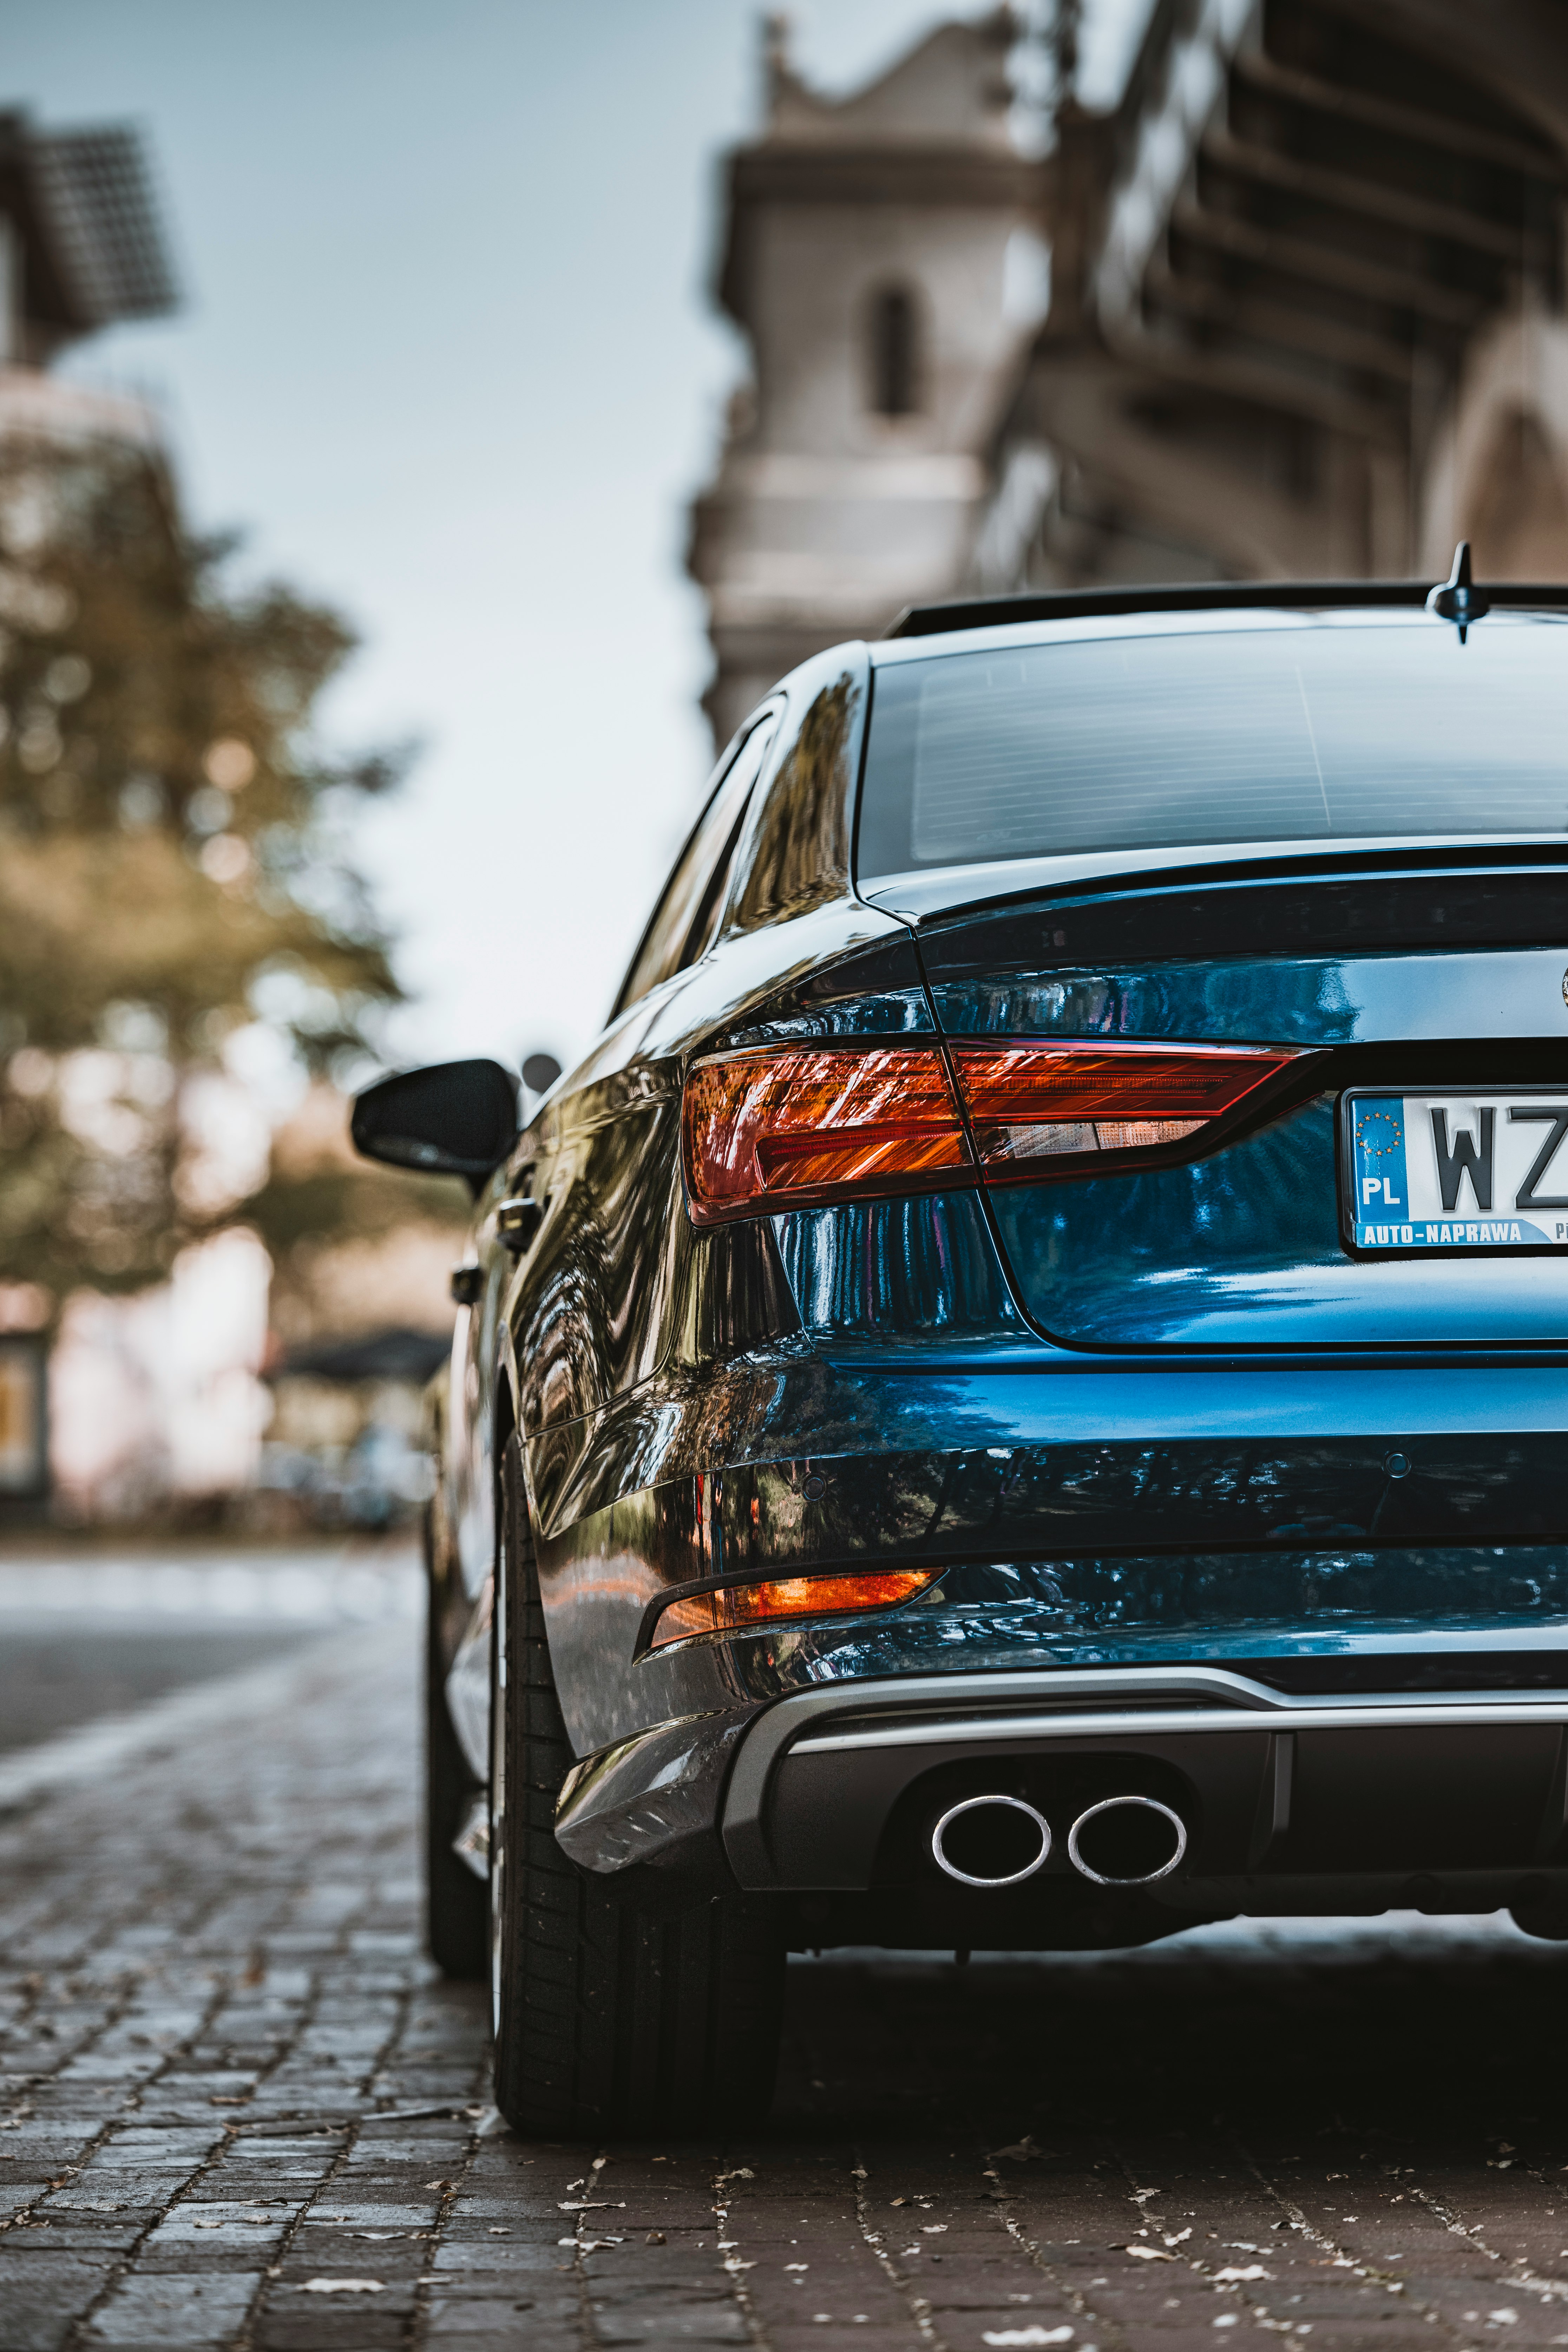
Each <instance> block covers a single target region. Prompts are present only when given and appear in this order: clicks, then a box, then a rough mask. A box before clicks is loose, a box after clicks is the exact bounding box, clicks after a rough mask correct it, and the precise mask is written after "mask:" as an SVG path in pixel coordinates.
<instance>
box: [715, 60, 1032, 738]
mask: <svg viewBox="0 0 1568 2352" xmlns="http://www.w3.org/2000/svg"><path fill="white" fill-rule="evenodd" d="M1013 38H1014V28H1013V26H1012V23H1011V20H1010V19H1009V18H1008V17H1007V16H1005V13H1001V14H994V15H992V16H987V17H984V18H982V19H981V20H980V21H978V22H977V23H973V24H951V25H945V26H941V27H940V28H939V29H938V30H937V31H935V32H933V33H932V34H931V36H930V37H929V38H927V39H925V40H923V41H922V42H921V44H920V45H919V47H916V48H915V49H913V50H912V51H911V52H910V55H909V56H908V57H906V58H902V59H900V62H899V63H898V64H896V65H895V66H894V67H893V68H892V69H891V70H890V71H889V73H886V74H884V75H883V76H882V77H881V78H880V79H879V80H878V81H876V82H874V83H872V84H871V86H870V87H869V88H868V89H864V90H860V91H858V92H857V93H856V94H855V95H854V96H852V97H850V98H847V99H845V100H842V101H840V102H837V103H835V102H832V101H830V100H826V99H823V98H820V97H818V96H816V94H815V93H814V92H813V91H812V90H811V89H808V88H807V87H806V86H805V83H804V82H803V81H802V80H801V79H800V78H799V76H798V75H797V74H796V72H795V69H794V68H793V67H792V65H791V63H790V60H789V57H788V53H787V50H786V47H785V44H784V27H783V26H782V24H781V23H780V22H779V21H778V20H776V19H775V20H774V21H773V23H772V24H771V26H770V27H769V30H768V36H767V48H766V55H765V75H766V120H765V122H764V124H763V131H762V133H761V135H760V136H759V137H758V138H757V139H755V140H753V141H752V142H750V143H749V144H747V145H746V146H744V147H742V148H740V149H738V150H737V151H736V152H735V153H734V154H733V155H731V158H730V159H729V166H728V175H727V193H726V216H725V226H724V233H723V240H722V247H723V253H722V261H721V270H720V279H719V297H720V300H721V303H722V305H723V307H724V309H725V310H727V311H728V312H729V314H730V316H731V318H732V319H733V320H735V321H736V323H737V324H738V325H739V326H740V327H741V328H742V330H743V331H744V332H745V334H746V336H747V339H748V341H750V344H751V348H752V358H753V370H752V379H751V382H750V383H748V384H746V385H744V386H743V387H742V389H741V391H740V392H738V393H737V394H736V395H735V397H734V398H733V400H732V401H731V407H730V416H729V429H728V434H727V437H726V441H725V446H724V449H723V453H722V456H721V461H720V466H719V470H718V474H717V477H716V478H715V480H714V481H713V483H712V485H711V486H710V488H708V489H707V490H706V491H705V492H704V493H703V495H702V496H701V497H700V499H699V500H698V501H697V504H696V507H695V509H694V511H693V529H692V539H691V552H690V563H691V569H692V572H693V573H694V574H695V576H696V578H697V579H698V580H699V581H700V583H702V585H703V587H704V588H705V589H706V591H707V593H708V600H709V606H710V615H711V631H712V639H713V647H714V653H715V656H716V659H717V675H716V677H715V678H714V681H713V684H712V686H711V688H710V692H709V697H708V709H709V713H710V718H711V719H712V722H713V728H714V732H715V735H716V737H717V739H718V740H719V741H720V742H723V741H725V740H727V739H728V737H729V736H730V734H731V732H732V731H733V730H734V728H735V727H736V726H737V725H738V724H739V722H740V720H741V719H742V718H744V716H745V714H746V713H747V711H749V710H750V709H752V708H753V706H754V705H755V704H756V702H757V701H758V700H759V699H760V698H761V697H762V696H763V694H765V693H766V691H767V689H768V688H769V687H770V686H772V684H773V681H774V679H775V678H776V677H779V676H780V675H781V673H782V672H784V670H787V669H789V668H792V667H794V665H795V663H796V662H798V661H802V660H804V659H805V656H807V655H808V654H810V653H813V652H815V651H816V650H817V649H818V648H819V647H820V646H824V645H831V644H832V643H834V641H835V640H836V639H837V638H842V637H855V636H864V635H877V634H879V631H880V630H881V629H882V628H883V627H884V626H885V625H886V624H887V622H888V620H889V618H890V617H891V615H892V614H894V613H896V612H897V611H898V610H899V607H900V605H901V604H908V603H909V602H910V598H911V597H921V596H940V595H942V594H944V593H947V591H948V590H949V588H950V587H951V586H952V582H953V581H954V580H955V579H956V578H958V577H959V576H960V575H961V574H962V572H963V569H964V567H965V565H966V563H967V561H968V557H969V551H970V549H971V547H972V545H973V540H974V536H975V531H976V528H977V522H978V519H979V516H980V514H981V511H982V508H983V504H984V499H985V498H986V495H987V491H988V488H989V485H990V453H991V446H992V443H993V440H994V436H995V432H996V427H997V424H998V421H999V418H1000V415H1001V414H1002V413H1003V409H1004V404H1005V400H1006V398H1007V395H1008V394H1009V393H1010V391H1011V389H1012V387H1013V385H1014V384H1015V383H1016V379H1017V374H1018V371H1019V368H1020V365H1021V362H1023V359H1024V357H1025V355H1026V352H1027V350H1028V347H1029V342H1030V338H1031V336H1032V334H1033V332H1034V331H1035V329H1036V328H1037V326H1038V325H1039V323H1040V320H1041V319H1042V318H1043V316H1044V314H1045V310H1046V285H1045V268H1046V255H1045V247H1044V243H1043V211H1042V194H1043V180H1042V175H1041V172H1040V168H1039V166H1038V164H1037V163H1030V162H1029V161H1027V160H1026V158H1025V157H1024V156H1023V155H1021V154H1020V153H1019V152H1018V149H1017V147H1016V143H1015V142H1014V139H1013V136H1012V131H1011V128H1010V121H1009V107H1010V102H1011V94H1010V91H1009V89H1008V84H1007V79H1006V63H1007V53H1008V50H1009V48H1010V47H1011V46H1012V43H1013Z"/></svg>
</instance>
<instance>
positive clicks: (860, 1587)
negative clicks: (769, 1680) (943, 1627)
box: [652, 1568, 942, 1650]
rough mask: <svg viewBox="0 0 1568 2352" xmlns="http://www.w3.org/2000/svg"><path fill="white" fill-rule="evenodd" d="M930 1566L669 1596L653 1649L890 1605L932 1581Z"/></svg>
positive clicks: (792, 1579) (910, 1597)
mask: <svg viewBox="0 0 1568 2352" xmlns="http://www.w3.org/2000/svg"><path fill="white" fill-rule="evenodd" d="M941 1573H942V1571H941V1570H940V1569H936V1568H889V1569H878V1570H874V1571H873V1572H872V1573H871V1574H869V1575H866V1576H785V1577H778V1578H775V1579H774V1580H773V1581H772V1582H771V1583H766V1584H729V1585H725V1586H724V1587H723V1589H722V1590H721V1591H718V1592H692V1593H689V1594H688V1595H687V1597H686V1599H685V1600H684V1601H671V1602H670V1604H669V1606H668V1609H666V1610H665V1611H664V1612H663V1613H662V1614H661V1615H660V1617H659V1619H658V1623H657V1624H656V1625H655V1627H654V1632H653V1643H652V1646H653V1648H654V1649H656V1650H657V1649H659V1648H661V1647H662V1646H663V1644H664V1643H666V1642H684V1641H686V1640H688V1639H689V1636H690V1635H691V1634H693V1633H734V1632H737V1631H743V1630H744V1628H745V1627H746V1626H748V1625H765V1624H768V1623H770V1622H774V1621H776V1620H777V1619H779V1618H781V1617H784V1618H787V1617H834V1616H838V1615H841V1614H843V1613H845V1612H847V1611H851V1610H858V1609H890V1608H892V1607H893V1606H894V1605H895V1604H896V1603H897V1602H898V1601H912V1600H913V1598H914V1596H915V1594H916V1593H917V1592H923V1591H925V1590H926V1587H927V1586H928V1585H931V1584H934V1583H935V1581H936V1580H937V1578H938V1576H939V1575H940V1574H941Z"/></svg>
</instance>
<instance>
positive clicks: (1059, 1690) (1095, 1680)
mask: <svg viewBox="0 0 1568 2352" xmlns="http://www.w3.org/2000/svg"><path fill="white" fill-rule="evenodd" d="M1565 1766H1568V1693H1563V1692H1559V1693H1556V1694H1552V1695H1542V1696H1507V1695H1504V1696H1499V1695H1498V1694H1496V1693H1479V1694H1465V1693H1458V1694H1453V1695H1451V1696H1442V1697H1440V1698H1434V1697H1433V1696H1430V1695H1424V1694H1404V1693H1396V1694H1394V1695H1391V1696H1368V1697H1366V1698H1363V1699H1357V1700H1355V1701H1353V1702H1352V1703H1349V1704H1346V1703H1345V1702H1343V1701H1342V1700H1339V1699H1331V1698H1306V1699H1302V1698H1295V1697H1291V1698H1288V1697H1285V1696H1282V1695H1281V1694H1280V1693H1279V1692H1278V1691H1275V1690H1271V1689H1268V1687H1266V1686H1265V1685H1262V1684H1259V1683H1257V1682H1253V1681H1251V1680H1249V1679H1248V1678H1247V1677H1246V1676H1243V1675H1234V1674H1231V1673H1228V1672H1226V1671H1224V1670H1223V1669H1217V1668H1204V1667H1197V1668H1178V1667H1169V1668H1147V1667H1146V1668H1141V1669H1136V1670H1133V1671H1131V1672H1127V1671H1121V1672H1118V1671H1114V1670H1110V1671H1091V1672H1087V1673H1075V1672H1067V1673H1055V1674H1050V1675H994V1676H993V1675H985V1676H973V1677H961V1676H953V1677H952V1678H949V1679H947V1680H946V1681H945V1682H944V1683H943V1685H942V1686H941V1687H939V1688H933V1686H932V1684H931V1681H930V1680H923V1679H922V1680H921V1681H910V1682H904V1683H887V1684H882V1685H877V1686H875V1687H868V1686H866V1685H862V1686H861V1687H860V1688H859V1689H858V1690H856V1689H846V1688H844V1687H842V1686H840V1687H839V1688H837V1689H835V1690H818V1691H812V1692H805V1693H802V1694H799V1695H797V1696H793V1697H789V1698H784V1699H781V1700H780V1701H779V1702H778V1704H777V1705H776V1706H773V1707H770V1708H769V1709H767V1710H766V1712H765V1713H764V1714H763V1716H761V1717H759V1718H758V1719H757V1720H756V1721H755V1722H754V1723H753V1724H752V1727H750V1729H749V1730H748V1731H747V1732H746V1733H745V1735H744V1736H743V1738H742V1739H741V1740H740V1742H739V1746H738V1752H737V1756H736V1760H735V1765H734V1769H733V1770H732V1772H731V1776H730V1780H729V1786H728V1789H727V1790H726V1793H725V1798H724V1803H723V1811H722V1836H723V1843H724V1848H725V1852H726V1854H727V1856H728V1859H729V1862H730V1864H731V1869H732V1871H733V1873H734V1876H735V1879H736V1881H737V1882H738V1884H739V1885H742V1887H746V1888H750V1889H755V1890H759V1891H760V1890H763V1889H774V1890H781V1891H789V1892H810V1893H816V1892H821V1893H841V1892H850V1891H853V1892H857V1893H865V1892H871V1891H875V1890H878V1889H884V1890H887V1891H888V1892H889V1894H891V1893H893V1892H894V1891H895V1890H900V1889H901V1890H906V1891H910V1892H913V1891H917V1890H919V1889H921V1887H922V1886H923V1887H926V1888H929V1889H931V1891H933V1892H934V1891H938V1890H940V1891H941V1892H942V1893H943V1894H944V1895H946V1894H947V1892H948V1889H947V1887H946V1886H945V1885H944V1884H943V1882H942V1879H941V1877H940V1874H938V1873H937V1871H936V1868H935V1864H934V1863H933V1862H932V1860H931V1851H930V1836H931V1824H932V1822H934V1821H935V1819H937V1818H938V1817H939V1816H940V1815H941V1813H942V1811H944V1810H945V1809H946V1808H947V1807H948V1806H949V1805H951V1804H952V1803H955V1802H958V1801H961V1800H962V1799H963V1798H964V1797H967V1796H971V1795H978V1794H982V1793H986V1792H989V1791H992V1790H997V1791H1002V1792H1005V1793H1008V1794H1015V1795H1018V1796H1022V1797H1024V1798H1026V1800H1027V1801H1029V1802H1030V1803H1032V1804H1034V1805H1035V1806H1037V1809H1038V1810H1039V1811H1041V1812H1042V1813H1043V1814H1044V1815H1045V1817H1046V1818H1047V1821H1048V1822H1050V1824H1051V1830H1052V1851H1051V1853H1050V1856H1049V1858H1048V1859H1047V1862H1046V1864H1045V1865H1044V1866H1043V1868H1042V1869H1041V1870H1040V1872H1039V1874H1038V1876H1037V1880H1035V1881H1033V1882H1031V1885H1032V1887H1033V1889H1034V1893H1033V1895H1032V1897H1031V1899H1033V1900H1037V1901H1039V1902H1041V1903H1043V1904H1046V1905H1048V1903H1049V1900H1050V1897H1051V1895H1052V1891H1053V1883H1055V1884H1056V1885H1058V1886H1059V1885H1060V1883H1061V1882H1063V1881H1068V1882H1072V1881H1073V1880H1074V1879H1075V1876H1076V1874H1075V1871H1074V1865H1073V1864H1072V1863H1071V1861H1070V1860H1069V1858H1068V1832H1069V1830H1070V1828H1071V1825H1072V1822H1073V1821H1074V1820H1075V1819H1076V1818H1077V1817H1078V1815H1079V1813H1081V1812H1082V1811H1083V1810H1084V1809H1085V1808H1086V1807H1087V1806H1088V1805H1089V1803H1092V1802H1095V1801H1098V1800H1099V1799H1100V1797H1102V1796H1104V1795H1107V1794H1113V1793H1122V1792H1123V1791H1127V1790H1141V1791H1142V1792H1144V1793H1147V1794H1150V1795H1152V1796H1154V1797H1156V1798H1158V1799H1160V1800H1161V1801H1163V1802H1166V1803H1169V1804H1172V1805H1173V1807H1174V1808H1175V1810H1176V1811H1178V1812H1179V1813H1180V1814H1181V1816H1182V1819H1183V1821H1184V1823H1185V1825H1186V1828H1187V1832H1188V1836H1187V1850H1186V1853H1185V1854H1184V1857H1183V1860H1182V1863H1181V1865H1180V1867H1179V1868H1178V1869H1177V1870H1176V1871H1174V1872H1173V1874H1172V1875H1171V1876H1169V1877H1168V1878H1165V1879H1163V1880H1162V1881H1161V1882H1160V1883H1159V1884H1158V1885H1154V1886H1151V1887H1149V1888H1148V1889H1146V1890H1142V1894H1143V1896H1144V1898H1145V1899H1150V1900H1153V1901H1157V1902H1160V1903H1163V1904H1166V1905H1170V1906H1173V1907H1175V1908H1176V1909H1178V1910H1186V1911H1191V1912H1193V1913H1194V1914H1197V1915H1201V1916H1212V1915H1213V1914H1214V1913H1215V1911H1222V1912H1224V1911H1234V1910H1247V1911H1256V1910H1268V1911H1276V1910H1277V1911H1286V1912H1288V1911H1293V1910H1307V1911H1311V1910H1321V1909H1323V1908H1338V1907H1340V1906H1341V1904H1342V1902H1346V1901H1347V1898H1348V1907H1375V1908H1383V1907H1386V1906H1388V1905H1390V1904H1397V1903H1400V1902H1401V1901H1405V1900H1408V1901H1410V1902H1412V1903H1414V1904H1415V1906H1416V1907H1427V1908H1459V1907H1464V1908H1470V1907H1480V1908H1495V1907H1497V1906H1499V1905H1500V1904H1505V1903H1509V1902H1511V1901H1513V1900H1515V1899H1516V1896H1518V1895H1519V1891H1520V1889H1521V1886H1523V1885H1525V1882H1530V1886H1531V1889H1534V1891H1535V1892H1537V1893H1539V1892H1541V1891H1542V1889H1540V1888H1535V1884H1534V1883H1535V1882H1536V1881H1543V1882H1544V1881H1550V1880H1554V1879H1555V1877H1556V1875H1557V1874H1559V1873H1561V1874H1563V1887H1564V1889H1565V1890H1568V1770H1565ZM978 1899H979V1901H980V1902H981V1903H983V1904H984V1903H987V1902H998V1901H1000V1900H1001V1899H1002V1898H1001V1897H1000V1896H999V1895H989V1894H988V1895H982V1896H981V1897H979V1898H978ZM1023 1899H1024V1898H1023V1897H1022V1896H1021V1895H1020V1894H1018V1893H1016V1892H1015V1893H1013V1894H1011V1895H1008V1896H1007V1898H1006V1900H1007V1902H1008V1904H1009V1905H1010V1906H1016V1905H1017V1904H1018V1903H1019V1902H1020V1901H1021V1900H1023ZM1522 1899H1530V1893H1529V1890H1527V1892H1526V1894H1525V1895H1524V1896H1523V1898H1522Z"/></svg>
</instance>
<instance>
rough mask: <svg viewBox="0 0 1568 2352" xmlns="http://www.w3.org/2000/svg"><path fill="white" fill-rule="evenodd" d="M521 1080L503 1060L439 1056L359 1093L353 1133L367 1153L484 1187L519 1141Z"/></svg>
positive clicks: (400, 1165) (358, 1146)
mask: <svg viewBox="0 0 1568 2352" xmlns="http://www.w3.org/2000/svg"><path fill="white" fill-rule="evenodd" d="M517 1108H518V1106H517V1080H516V1079H515V1078H514V1077H513V1076H511V1075H510V1072H509V1071H506V1070H503V1069H502V1068H501V1066H500V1063H499V1062H437V1063H436V1064H435V1065H434V1066H432V1067H431V1068H430V1069H427V1070H404V1071H402V1072H400V1073H399V1075H398V1076H396V1077H392V1078H383V1079H382V1080H381V1081H380V1082H379V1084H378V1085H376V1086H374V1087H366V1088H365V1090H364V1092H363V1095H356V1096H355V1097H354V1107H353V1118H352V1119H351V1121H350V1124H349V1133H350V1135H351V1136H352V1137H353V1146H354V1150H356V1151H359V1152H363V1155H364V1157H365V1158H366V1159H367V1160H385V1161H386V1162H387V1163H388V1164H389V1165H390V1166H392V1167H394V1168H417V1169H421V1170H423V1171H425V1172H426V1173H427V1174H429V1175H432V1176H466V1177H467V1178H468V1182H469V1184H470V1185H471V1186H473V1187H475V1188H476V1189H477V1188H478V1187H479V1185H480V1184H481V1183H482V1182H483V1181H484V1179H485V1178H486V1177H487V1176H488V1175H489V1172H490V1171H491V1169H492V1168H496V1167H499V1166H500V1162H501V1161H502V1160H504V1159H505V1158H506V1156H507V1153H508V1152H509V1151H510V1150H511V1147H512V1145H513V1144H514V1143H515V1142H516V1141H517V1139H518V1133H519V1129H518V1124H517Z"/></svg>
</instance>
